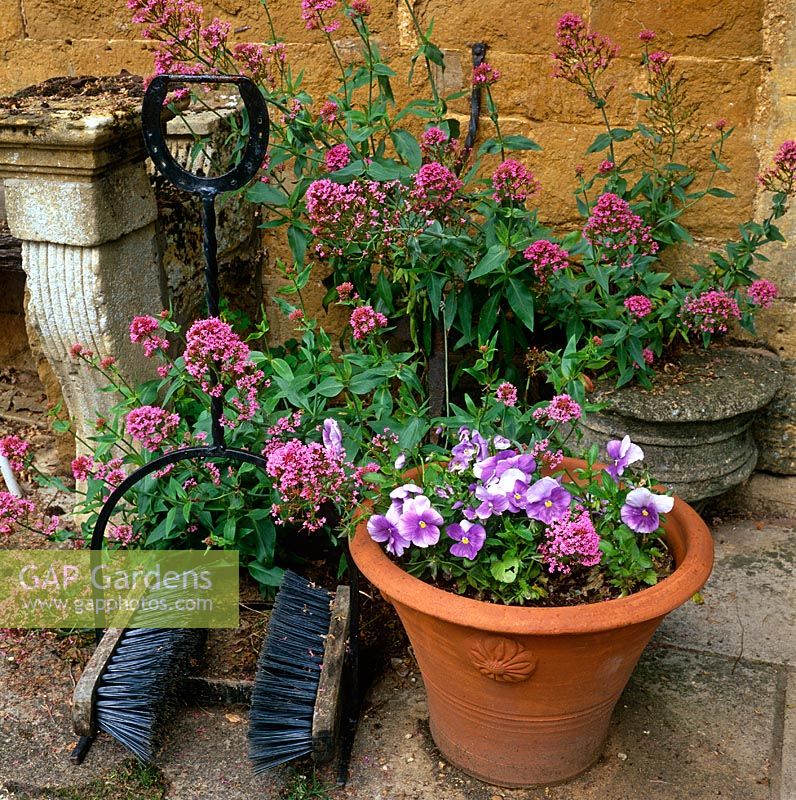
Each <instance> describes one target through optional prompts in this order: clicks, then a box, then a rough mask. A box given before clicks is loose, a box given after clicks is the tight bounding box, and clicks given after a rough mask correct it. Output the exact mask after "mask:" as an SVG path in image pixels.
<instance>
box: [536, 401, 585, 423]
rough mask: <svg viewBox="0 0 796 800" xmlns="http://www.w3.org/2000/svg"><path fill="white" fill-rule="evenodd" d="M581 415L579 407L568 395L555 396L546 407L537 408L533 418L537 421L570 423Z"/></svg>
mask: <svg viewBox="0 0 796 800" xmlns="http://www.w3.org/2000/svg"><path fill="white" fill-rule="evenodd" d="M582 413H583V412H582V410H581V407H580V405H579V404H578V403H576V402H575V401H574V400H573V399H572V398H571V397H570V396H569V395H568V394H557V395H556V396H555V397H553V399H552V400H550V402H549V403H548V404H547V405H546V406H542V407H541V408H537V409H536V411H534V412H533V418H534V419H535V420H537V421H541V420H545V419H549V420H551V421H553V422H571V421H572V420H573V419H580V417H581V415H582Z"/></svg>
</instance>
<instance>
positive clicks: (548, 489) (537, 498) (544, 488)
mask: <svg viewBox="0 0 796 800" xmlns="http://www.w3.org/2000/svg"><path fill="white" fill-rule="evenodd" d="M571 499H572V496H571V495H570V493H569V492H568V491H567V490H566V489H565V488H564V487H563V486H561V484H560V483H559V482H558V481H557V480H555V478H549V477H545V478H541V479H540V480H538V481H536V483H534V484H533V485H532V486H530V487H529V488H528V491H527V492H526V493H525V512H526V513H527V514H528V516H529V517H530V518H531V519H538V520H539V521H540V522H544V523H545V524H547V525H549V524H550V523H551V522H555V521H556V520H558V519H561V517H563V516H564V514H566V513H567V511H568V510H569V504H570V501H571Z"/></svg>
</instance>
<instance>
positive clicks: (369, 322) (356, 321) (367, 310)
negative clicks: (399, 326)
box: [349, 306, 387, 340]
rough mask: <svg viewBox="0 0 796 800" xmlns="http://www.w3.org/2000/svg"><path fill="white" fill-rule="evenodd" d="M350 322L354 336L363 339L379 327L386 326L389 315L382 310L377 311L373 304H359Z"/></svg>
mask: <svg viewBox="0 0 796 800" xmlns="http://www.w3.org/2000/svg"><path fill="white" fill-rule="evenodd" d="M349 324H350V325H351V329H352V330H353V332H354V338H355V339H357V340H361V339H364V338H366V337H367V336H368V335H369V334H371V333H373V331H375V330H377V329H378V328H386V327H387V317H385V316H384V314H382V313H381V312H380V311H375V310H374V309H373V307H372V306H358V307H357V308H355V309H354V310H353V311H352V312H351V319H350V320H349Z"/></svg>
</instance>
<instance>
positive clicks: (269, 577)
mask: <svg viewBox="0 0 796 800" xmlns="http://www.w3.org/2000/svg"><path fill="white" fill-rule="evenodd" d="M247 569H248V570H249V575H251V576H252V578H254V580H256V581H257V583H261V584H262V585H263V586H279V584H280V583H282V577H283V576H284V574H285V571H284V570H283V569H282V568H281V567H264V566H263V565H262V564H258V563H257V562H256V561H252V562H251V563H250V564H249V566H248V568H247Z"/></svg>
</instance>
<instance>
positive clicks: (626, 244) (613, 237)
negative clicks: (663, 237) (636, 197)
mask: <svg viewBox="0 0 796 800" xmlns="http://www.w3.org/2000/svg"><path fill="white" fill-rule="evenodd" d="M583 235H584V237H585V238H586V240H587V241H589V242H590V243H591V244H592V245H593V246H594V247H595V248H599V249H600V250H602V251H604V252H603V254H602V260H603V261H612V260H616V263H617V264H618V265H619V266H620V267H624V268H627V267H630V266H632V264H633V260H634V258H635V257H637V256H647V255H654V254H655V253H657V252H658V243H657V242H656V241H655V240H654V239H653V238H652V231H651V229H650V228H649V226H647V225H645V224H644V221H643V220H642V219H641V217H639V216H638V214H634V213H633V212H632V211H631V210H630V206H629V205H628V203H627V201H626V200H623V199H622V198H621V197H619V196H618V195H615V194H612V193H611V192H606V193H605V194H602V195H600V197H599V198H598V199H597V203H596V204H595V206H594V208H593V209H592V212H591V216H590V217H589V219H588V220H587V222H586V225H585V226H584V228H583Z"/></svg>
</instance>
